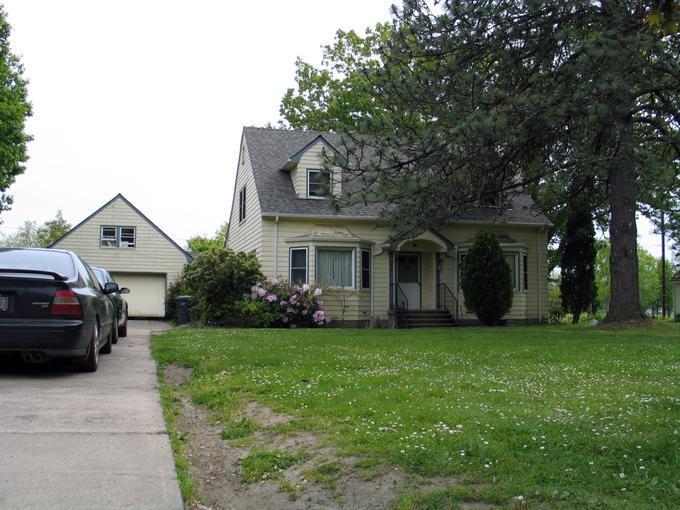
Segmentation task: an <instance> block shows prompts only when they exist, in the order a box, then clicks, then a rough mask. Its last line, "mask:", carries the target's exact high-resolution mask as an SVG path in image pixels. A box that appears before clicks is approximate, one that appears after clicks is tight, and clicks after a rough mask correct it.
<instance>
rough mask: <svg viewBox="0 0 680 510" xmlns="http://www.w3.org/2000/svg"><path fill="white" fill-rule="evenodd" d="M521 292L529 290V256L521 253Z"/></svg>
mask: <svg viewBox="0 0 680 510" xmlns="http://www.w3.org/2000/svg"><path fill="white" fill-rule="evenodd" d="M522 284H523V287H522V290H524V291H528V290H529V255H527V254H526V253H522Z"/></svg>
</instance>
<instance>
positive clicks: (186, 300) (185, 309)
mask: <svg viewBox="0 0 680 510" xmlns="http://www.w3.org/2000/svg"><path fill="white" fill-rule="evenodd" d="M192 301H193V298H192V297H191V296H177V297H176V298H175V303H176V304H177V324H179V325H180V326H181V325H182V324H189V307H190V306H191V302H192Z"/></svg>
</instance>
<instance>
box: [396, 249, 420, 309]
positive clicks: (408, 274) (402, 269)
mask: <svg viewBox="0 0 680 510" xmlns="http://www.w3.org/2000/svg"><path fill="white" fill-rule="evenodd" d="M397 283H398V284H399V289H401V291H399V290H397V293H396V299H397V307H399V308H405V307H406V305H408V309H409V310H420V255H418V254H417V253H399V254H398V255H397Z"/></svg>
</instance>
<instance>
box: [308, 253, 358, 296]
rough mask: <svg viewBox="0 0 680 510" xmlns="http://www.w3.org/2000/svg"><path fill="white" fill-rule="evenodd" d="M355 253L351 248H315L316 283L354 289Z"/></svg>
mask: <svg viewBox="0 0 680 510" xmlns="http://www.w3.org/2000/svg"><path fill="white" fill-rule="evenodd" d="M355 253H356V252H355V250H354V249H353V248H351V249H347V248H317V250H316V283H317V284H318V285H324V286H326V287H332V288H336V289H354V287H355V284H354V282H355V276H354V275H355V274H356V273H355V271H356V262H355Z"/></svg>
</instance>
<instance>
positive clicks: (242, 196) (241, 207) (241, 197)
mask: <svg viewBox="0 0 680 510" xmlns="http://www.w3.org/2000/svg"><path fill="white" fill-rule="evenodd" d="M245 219H246V187H245V186H243V187H242V188H241V191H239V193H238V221H239V223H241V222H242V221H243V220H245Z"/></svg>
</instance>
